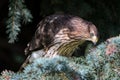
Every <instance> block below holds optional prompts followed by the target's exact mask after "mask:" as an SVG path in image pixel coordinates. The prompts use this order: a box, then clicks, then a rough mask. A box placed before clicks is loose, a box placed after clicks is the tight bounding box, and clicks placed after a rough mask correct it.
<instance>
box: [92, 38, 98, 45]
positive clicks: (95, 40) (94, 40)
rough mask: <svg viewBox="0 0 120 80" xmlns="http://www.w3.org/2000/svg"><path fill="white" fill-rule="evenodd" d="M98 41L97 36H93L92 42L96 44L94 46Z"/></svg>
mask: <svg viewBox="0 0 120 80" xmlns="http://www.w3.org/2000/svg"><path fill="white" fill-rule="evenodd" d="M97 41H98V37H97V36H93V37H92V42H93V43H94V45H95V44H96V43H97Z"/></svg>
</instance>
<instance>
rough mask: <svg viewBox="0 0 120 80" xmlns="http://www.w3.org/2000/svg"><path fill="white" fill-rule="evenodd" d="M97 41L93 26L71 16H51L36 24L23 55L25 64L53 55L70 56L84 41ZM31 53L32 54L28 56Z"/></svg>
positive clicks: (95, 30) (96, 33)
mask: <svg viewBox="0 0 120 80" xmlns="http://www.w3.org/2000/svg"><path fill="white" fill-rule="evenodd" d="M87 40H88V41H92V42H93V43H94V44H95V43H96V42H97V40H98V32H97V29H96V27H95V25H94V24H92V23H91V22H88V21H86V20H83V19H82V18H80V17H77V16H73V15H51V16H47V17H46V18H44V19H43V20H42V21H40V23H39V24H38V29H37V30H36V32H35V35H34V37H33V39H32V40H31V41H30V42H29V43H28V45H27V48H26V49H25V54H27V55H28V57H27V59H26V61H25V62H24V64H23V65H22V67H21V68H23V67H24V66H25V65H26V63H27V62H28V61H29V62H32V61H33V60H34V59H36V58H40V57H53V56H55V55H62V56H68V57H69V56H71V55H72V53H73V52H74V50H75V49H76V48H77V47H78V45H82V44H83V43H84V42H85V41H87ZM30 53H32V54H30Z"/></svg>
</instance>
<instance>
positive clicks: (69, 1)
mask: <svg viewBox="0 0 120 80" xmlns="http://www.w3.org/2000/svg"><path fill="white" fill-rule="evenodd" d="M8 1H9V0H1V1H0V71H2V70H4V69H8V70H13V71H17V70H18V69H19V67H20V65H21V64H22V62H23V61H24V59H25V55H24V48H25V47H26V44H27V43H28V42H29V41H30V40H31V39H32V36H33V35H34V32H35V30H36V28H37V27H36V25H37V24H38V23H39V21H40V20H41V19H43V18H44V17H45V16H47V15H51V14H54V13H67V14H73V15H77V16H80V17H82V18H84V19H86V20H88V21H91V22H93V23H94V24H95V25H96V27H97V28H98V31H99V35H100V39H99V43H100V42H103V41H104V40H106V39H107V38H109V37H113V36H118V35H119V33H120V0H25V5H26V6H27V8H28V9H29V10H30V11H31V14H32V16H33V19H32V22H31V23H28V24H22V27H21V28H20V29H21V32H20V33H19V35H18V41H17V42H15V43H14V44H10V43H8V35H7V34H6V20H7V19H8V4H9V2H8Z"/></svg>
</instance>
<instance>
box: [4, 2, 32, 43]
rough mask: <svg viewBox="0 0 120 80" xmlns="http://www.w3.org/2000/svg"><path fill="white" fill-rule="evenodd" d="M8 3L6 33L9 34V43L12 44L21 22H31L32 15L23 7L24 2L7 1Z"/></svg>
mask: <svg viewBox="0 0 120 80" xmlns="http://www.w3.org/2000/svg"><path fill="white" fill-rule="evenodd" d="M9 3H10V4H9V12H8V17H9V18H8V20H7V22H6V24H7V31H6V33H7V34H9V37H8V38H9V43H14V42H15V40H17V36H18V34H19V32H20V27H21V21H23V22H25V23H27V22H31V19H32V15H31V13H30V11H29V10H28V9H27V8H26V6H25V5H24V0H9Z"/></svg>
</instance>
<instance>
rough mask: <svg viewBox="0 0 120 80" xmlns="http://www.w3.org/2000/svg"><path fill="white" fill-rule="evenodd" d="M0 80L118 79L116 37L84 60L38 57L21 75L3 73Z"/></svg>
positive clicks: (119, 55) (118, 43)
mask: <svg viewBox="0 0 120 80" xmlns="http://www.w3.org/2000/svg"><path fill="white" fill-rule="evenodd" d="M111 45H112V46H111ZM108 53H109V54H108ZM0 79H1V80H119V79H120V36H117V37H113V38H110V39H108V40H106V41H105V42H104V43H101V44H99V45H98V46H97V47H96V48H92V49H90V50H89V52H88V54H86V56H85V57H79V58H77V57H71V58H70V57H69V58H68V57H63V56H55V57H53V58H44V57H41V58H38V59H35V60H34V61H33V63H31V64H28V65H27V66H26V67H25V68H24V70H23V71H22V72H17V73H14V72H11V71H7V70H6V71H3V72H2V76H0Z"/></svg>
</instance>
